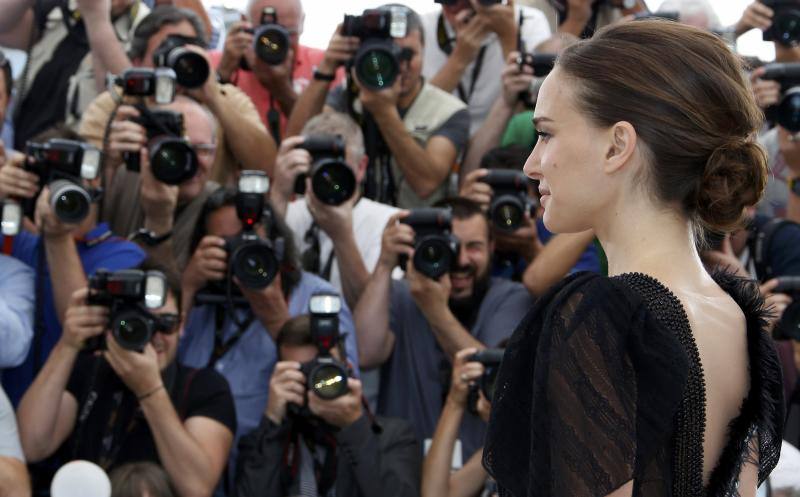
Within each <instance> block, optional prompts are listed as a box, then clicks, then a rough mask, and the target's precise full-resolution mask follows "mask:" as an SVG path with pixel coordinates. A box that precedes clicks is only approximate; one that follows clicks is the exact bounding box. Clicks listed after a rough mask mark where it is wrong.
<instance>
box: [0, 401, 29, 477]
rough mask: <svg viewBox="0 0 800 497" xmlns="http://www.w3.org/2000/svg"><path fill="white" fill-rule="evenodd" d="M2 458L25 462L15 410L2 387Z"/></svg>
mask: <svg viewBox="0 0 800 497" xmlns="http://www.w3.org/2000/svg"><path fill="white" fill-rule="evenodd" d="M0 457H13V458H14V459H19V460H20V461H22V462H25V456H24V455H23V454H22V446H21V445H20V443H19V434H18V433H17V418H16V417H15V416H14V408H13V407H11V402H10V401H9V400H8V396H6V392H5V390H3V388H2V387H0Z"/></svg>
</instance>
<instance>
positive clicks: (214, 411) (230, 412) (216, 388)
mask: <svg viewBox="0 0 800 497" xmlns="http://www.w3.org/2000/svg"><path fill="white" fill-rule="evenodd" d="M189 374H190V375H191V374H192V373H189ZM193 374H194V377H193V378H191V379H188V378H187V382H188V381H191V385H189V387H188V392H187V394H186V396H187V399H186V403H185V406H186V407H185V410H184V409H182V408H181V407H180V406H183V405H184V404H183V402H182V399H181V398H180V397H178V400H177V402H176V404H175V405H176V407H177V408H178V411H182V410H183V411H184V412H179V414H180V415H181V417H182V418H183V419H189V418H191V417H195V416H202V417H206V418H211V419H213V420H214V421H218V422H220V423H222V424H223V425H225V426H226V427H227V428H228V429H229V430H231V433H232V434H234V435H235V434H236V407H235V406H234V403H233V396H232V395H231V389H230V386H228V380H226V379H225V377H224V376H222V375H221V374H219V373H217V372H216V371H214V370H213V369H208V368H204V369H197V370H194V373H193ZM184 388H186V386H185V385H184ZM177 395H179V396H182V395H183V392H177Z"/></svg>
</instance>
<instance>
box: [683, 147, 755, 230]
mask: <svg viewBox="0 0 800 497" xmlns="http://www.w3.org/2000/svg"><path fill="white" fill-rule="evenodd" d="M766 185H767V154H766V153H765V152H764V149H763V148H762V147H761V145H759V144H758V143H756V142H755V141H754V140H752V139H742V140H738V141H732V142H729V143H726V144H724V145H721V146H719V147H717V148H716V149H715V150H714V151H713V152H712V153H711V155H710V156H709V158H708V161H707V162H706V167H705V171H704V172H703V177H702V179H701V180H700V187H699V191H698V195H697V214H698V217H699V218H700V222H701V223H702V224H703V225H704V226H705V227H706V228H709V229H711V230H714V231H720V232H727V231H732V230H734V229H736V228H738V227H739V226H740V224H741V221H742V217H743V214H744V209H745V207H749V206H752V205H755V204H756V203H758V201H759V200H760V199H761V195H762V194H763V192H764V188H765V187H766Z"/></svg>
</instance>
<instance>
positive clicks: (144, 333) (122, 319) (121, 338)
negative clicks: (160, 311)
mask: <svg viewBox="0 0 800 497" xmlns="http://www.w3.org/2000/svg"><path fill="white" fill-rule="evenodd" d="M111 332H112V333H113V335H114V339H115V340H116V341H117V343H119V345H120V347H122V348H125V349H128V350H137V351H142V350H144V348H145V346H146V345H147V343H148V342H149V341H150V338H151V337H152V336H153V326H152V323H150V322H149V320H148V319H147V317H146V316H143V315H142V314H141V313H140V312H139V311H137V310H135V309H130V310H125V311H122V312H120V313H118V314H117V315H116V316H115V317H114V321H113V324H112V326H111Z"/></svg>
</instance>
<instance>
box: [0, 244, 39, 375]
mask: <svg viewBox="0 0 800 497" xmlns="http://www.w3.org/2000/svg"><path fill="white" fill-rule="evenodd" d="M33 280H34V274H33V270H31V268H30V267H28V266H27V265H25V264H23V263H22V262H20V261H18V260H16V259H14V258H13V257H9V256H7V255H0V344H2V346H0V378H2V376H3V369H6V368H12V367H15V366H19V365H20V364H22V362H23V361H24V360H25V357H26V356H27V355H28V350H29V349H30V345H31V339H32V338H33V309H34V307H35V306H36V302H35V301H34V295H35V294H34V286H33V284H34V281H33Z"/></svg>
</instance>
